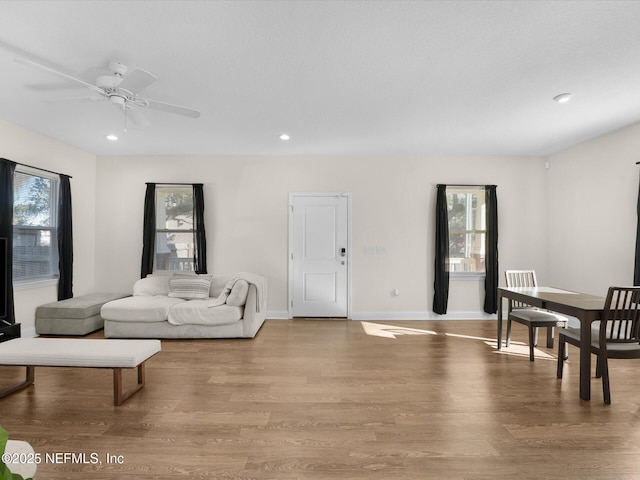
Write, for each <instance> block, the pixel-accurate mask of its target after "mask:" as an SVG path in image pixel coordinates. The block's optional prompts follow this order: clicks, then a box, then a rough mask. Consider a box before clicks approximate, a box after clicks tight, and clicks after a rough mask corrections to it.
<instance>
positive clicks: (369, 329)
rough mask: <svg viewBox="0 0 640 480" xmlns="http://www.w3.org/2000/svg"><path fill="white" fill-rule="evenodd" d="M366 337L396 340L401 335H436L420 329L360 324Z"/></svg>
mask: <svg viewBox="0 0 640 480" xmlns="http://www.w3.org/2000/svg"><path fill="white" fill-rule="evenodd" d="M361 324H362V328H363V330H364V332H365V333H366V334H367V335H372V336H375V337H384V338H396V337H398V336H402V335H437V333H436V332H434V331H432V330H422V329H420V328H408V327H399V326H398V325H385V324H384V323H371V322H361Z"/></svg>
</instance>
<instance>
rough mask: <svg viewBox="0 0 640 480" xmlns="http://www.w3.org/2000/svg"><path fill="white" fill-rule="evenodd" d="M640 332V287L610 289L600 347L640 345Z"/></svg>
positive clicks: (603, 319)
mask: <svg viewBox="0 0 640 480" xmlns="http://www.w3.org/2000/svg"><path fill="white" fill-rule="evenodd" d="M605 320H606V321H605ZM639 330H640V287H609V291H608V292H607V299H606V301H605V304H604V309H603V311H602V321H601V322H600V345H606V342H610V343H611V342H615V343H638V342H639V341H640V337H639V333H640V331H639ZM605 348H606V347H605Z"/></svg>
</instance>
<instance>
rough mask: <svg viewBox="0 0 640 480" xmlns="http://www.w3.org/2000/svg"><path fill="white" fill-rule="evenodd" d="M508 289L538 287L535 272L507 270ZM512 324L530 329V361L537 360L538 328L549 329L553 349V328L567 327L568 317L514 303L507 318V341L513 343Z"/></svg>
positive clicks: (550, 343) (549, 344) (548, 345)
mask: <svg viewBox="0 0 640 480" xmlns="http://www.w3.org/2000/svg"><path fill="white" fill-rule="evenodd" d="M505 278H506V282H507V287H537V286H538V281H537V280H536V272H535V270H507V271H505ZM511 322H517V323H521V324H523V325H526V326H527V327H528V329H529V361H531V362H533V361H534V359H535V355H534V347H535V346H536V345H538V328H539V327H546V328H547V347H548V348H553V328H554V327H566V326H567V323H568V320H567V318H566V317H563V316H562V315H559V314H557V313H554V312H550V311H548V310H542V309H539V308H536V307H532V306H531V305H527V304H526V303H521V302H517V301H512V302H511V305H510V309H509V315H508V317H507V341H506V346H507V347H508V346H509V343H510V342H511Z"/></svg>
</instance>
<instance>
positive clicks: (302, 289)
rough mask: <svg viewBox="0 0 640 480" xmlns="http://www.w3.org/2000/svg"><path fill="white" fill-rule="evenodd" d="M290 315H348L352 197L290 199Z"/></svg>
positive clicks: (304, 196)
mask: <svg viewBox="0 0 640 480" xmlns="http://www.w3.org/2000/svg"><path fill="white" fill-rule="evenodd" d="M291 200H292V202H291V205H292V212H291V215H292V216H291V218H292V221H291V235H290V237H291V245H290V257H289V261H290V262H291V266H290V269H289V270H290V282H291V285H290V289H289V291H290V295H291V303H290V312H291V316H293V317H347V316H348V306H347V303H348V288H349V282H348V271H349V269H348V265H349V262H348V259H349V251H348V250H349V248H348V247H349V203H348V196H346V195H343V194H337V195H317V196H316V195H313V194H310V195H303V194H299V195H296V194H292V196H291Z"/></svg>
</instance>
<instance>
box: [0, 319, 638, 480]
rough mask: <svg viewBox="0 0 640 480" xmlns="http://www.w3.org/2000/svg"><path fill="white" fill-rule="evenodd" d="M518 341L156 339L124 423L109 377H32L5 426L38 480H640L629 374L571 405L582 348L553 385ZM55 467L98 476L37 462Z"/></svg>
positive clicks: (361, 332) (481, 331)
mask: <svg viewBox="0 0 640 480" xmlns="http://www.w3.org/2000/svg"><path fill="white" fill-rule="evenodd" d="M101 336H102V335H101V333H98V334H94V335H92V337H96V338H100V337H101ZM514 340H515V341H516V343H517V342H518V341H520V342H522V343H521V345H515V346H514V351H513V352H504V353H497V351H496V349H495V321H446V322H445V321H411V322H355V321H346V320H311V319H299V320H293V321H283V320H273V321H267V322H266V323H265V325H264V326H263V327H262V329H261V331H260V332H259V333H258V335H257V337H256V338H255V339H252V340H246V339H245V340H241V339H237V340H190V341H177V340H172V341H171V340H170V341H163V342H162V352H161V353H160V354H158V355H156V356H155V357H154V358H152V359H151V360H149V362H148V364H147V386H146V387H145V388H144V389H143V390H142V391H140V392H139V393H137V394H136V395H135V396H133V397H132V398H131V399H129V400H128V401H127V402H126V403H124V405H122V406H120V407H114V406H113V405H112V376H111V371H109V370H93V369H61V368H46V369H36V381H35V385H34V386H32V387H30V388H28V389H26V390H23V391H22V392H19V393H16V394H14V395H12V396H10V397H7V398H5V399H3V400H0V424H1V425H2V426H3V427H4V428H5V429H6V430H7V431H8V432H9V434H10V438H14V439H24V440H27V441H29V442H30V443H31V444H32V445H33V447H34V448H35V450H36V452H39V453H40V454H41V455H42V460H43V461H42V463H41V464H40V465H39V466H38V472H37V474H36V477H35V478H36V480H37V479H43V480H63V479H64V480H76V479H83V480H85V479H92V480H94V479H97V480H100V479H120V478H125V475H126V476H127V477H126V478H133V479H141V480H148V479H167V480H168V479H172V480H173V479H175V478H189V479H196V480H197V479H208V478H221V479H222V478H228V479H256V480H267V479H269V480H324V479H327V480H332V479H347V480H361V479H362V480H364V479H367V480H369V479H372V480H396V479H403V480H406V479H450V480H460V479H509V480H513V479H542V478H557V479H581V480H585V479H636V478H638V479H640V375H639V374H638V372H640V361H635V360H627V361H624V360H618V361H616V360H613V361H612V362H611V388H612V404H611V405H604V403H603V401H602V391H601V385H600V381H599V379H595V378H594V379H593V381H592V400H591V401H590V402H586V401H582V400H580V399H579V396H578V364H577V358H578V355H577V349H574V348H573V347H571V350H570V359H569V362H568V363H567V366H566V368H565V378H564V379H563V380H557V379H556V377H555V369H556V364H555V352H554V351H552V350H548V349H546V348H540V349H539V351H538V355H539V356H538V357H537V358H536V361H535V362H534V363H531V362H529V360H528V357H527V356H528V352H527V347H526V344H524V342H525V341H526V329H525V328H518V327H517V325H516V326H514ZM594 364H595V362H594ZM22 372H23V370H22V369H17V368H13V367H3V368H0V386H6V385H8V384H9V383H10V382H12V381H15V380H17V379H19V378H20V376H21V375H22ZM127 378H129V377H125V380H127ZM130 380H131V381H133V373H132V376H131V377H130ZM65 452H67V453H73V454H76V460H77V455H78V454H80V453H84V454H86V456H87V461H91V457H90V455H91V454H92V453H95V454H97V456H98V458H99V460H100V461H101V462H102V464H98V465H92V464H78V463H73V462H72V461H71V460H69V461H67V462H66V463H63V461H62V458H63V457H60V455H58V457H54V458H56V462H54V461H45V459H46V458H45V455H46V454H49V456H53V455H54V454H60V453H65ZM108 454H109V455H113V456H121V457H120V458H121V460H122V463H111V464H107V463H106V456H107V455H108Z"/></svg>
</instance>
